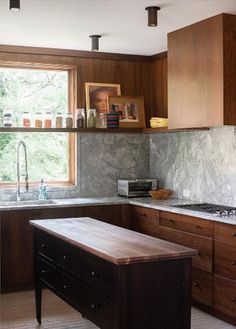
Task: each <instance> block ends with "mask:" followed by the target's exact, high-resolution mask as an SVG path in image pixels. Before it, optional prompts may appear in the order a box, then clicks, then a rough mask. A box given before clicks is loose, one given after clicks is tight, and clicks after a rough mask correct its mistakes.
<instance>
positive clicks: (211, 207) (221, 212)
mask: <svg viewBox="0 0 236 329" xmlns="http://www.w3.org/2000/svg"><path fill="white" fill-rule="evenodd" d="M174 207H177V208H181V209H188V210H193V211H200V212H205V213H208V214H212V215H217V216H230V215H236V208H234V207H227V206H220V205H217V204H210V203H197V204H182V205H176V206H174Z"/></svg>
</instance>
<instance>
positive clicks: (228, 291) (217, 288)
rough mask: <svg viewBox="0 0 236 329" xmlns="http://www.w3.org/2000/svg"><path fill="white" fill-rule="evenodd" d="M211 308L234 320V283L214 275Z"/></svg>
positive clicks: (235, 296)
mask: <svg viewBox="0 0 236 329" xmlns="http://www.w3.org/2000/svg"><path fill="white" fill-rule="evenodd" d="M213 306H214V308H215V309H216V310H218V311H221V312H223V313H224V314H227V315H229V316H231V317H233V318H234V319H236V282H235V281H231V280H228V279H225V278H222V277H220V276H217V275H214V286H213Z"/></svg>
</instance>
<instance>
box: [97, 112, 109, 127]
mask: <svg viewBox="0 0 236 329" xmlns="http://www.w3.org/2000/svg"><path fill="white" fill-rule="evenodd" d="M98 127H99V128H107V116H106V113H100V115H99V118H98Z"/></svg>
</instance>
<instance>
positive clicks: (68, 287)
mask: <svg viewBox="0 0 236 329" xmlns="http://www.w3.org/2000/svg"><path fill="white" fill-rule="evenodd" d="M70 288H71V286H67V284H64V286H63V289H64V290H68V289H70Z"/></svg>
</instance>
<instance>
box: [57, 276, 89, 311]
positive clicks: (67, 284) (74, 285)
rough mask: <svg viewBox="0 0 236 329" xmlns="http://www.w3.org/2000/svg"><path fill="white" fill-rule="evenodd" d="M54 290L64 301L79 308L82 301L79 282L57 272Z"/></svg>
mask: <svg viewBox="0 0 236 329" xmlns="http://www.w3.org/2000/svg"><path fill="white" fill-rule="evenodd" d="M56 290H57V292H59V293H60V294H61V295H62V296H63V297H64V298H65V299H66V300H68V301H70V302H72V303H73V304H75V305H77V306H81V304H82V301H83V296H82V288H81V283H80V281H79V280H74V279H73V278H71V277H70V276H69V275H66V274H65V273H62V272H60V271H57V279H56Z"/></svg>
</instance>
